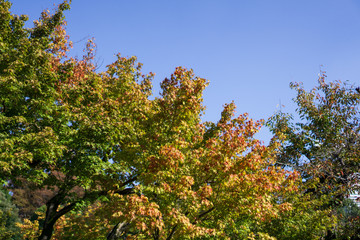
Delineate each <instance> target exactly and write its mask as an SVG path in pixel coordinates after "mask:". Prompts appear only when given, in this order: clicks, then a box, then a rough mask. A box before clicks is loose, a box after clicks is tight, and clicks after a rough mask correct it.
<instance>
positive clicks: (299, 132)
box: [268, 73, 360, 217]
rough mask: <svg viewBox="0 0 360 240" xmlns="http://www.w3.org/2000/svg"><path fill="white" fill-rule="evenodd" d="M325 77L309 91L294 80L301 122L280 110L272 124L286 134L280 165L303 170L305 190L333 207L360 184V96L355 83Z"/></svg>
mask: <svg viewBox="0 0 360 240" xmlns="http://www.w3.org/2000/svg"><path fill="white" fill-rule="evenodd" d="M325 77H326V76H325V74H324V73H322V75H321V76H320V77H319V81H318V83H319V84H318V86H317V87H315V88H314V89H312V90H311V91H309V92H307V91H305V90H304V88H303V87H302V85H301V84H297V83H291V87H292V88H294V89H296V91H297V97H296V98H295V99H294V101H295V102H296V103H297V105H298V109H297V112H298V113H299V117H300V121H299V122H297V123H295V124H294V123H293V121H292V120H293V116H292V115H288V114H284V113H282V112H279V113H278V114H276V115H274V116H273V117H272V118H271V119H270V120H269V122H268V124H269V126H270V128H271V130H272V132H273V133H274V134H278V135H284V136H285V141H284V143H283V144H282V150H281V151H280V153H279V155H278V158H277V164H279V165H281V166H283V167H287V168H292V169H295V170H297V171H299V172H300V173H301V175H302V179H303V181H304V184H305V185H304V186H303V187H304V192H305V193H306V194H311V195H312V198H316V199H319V200H322V201H323V204H322V206H321V207H322V208H323V209H325V208H330V209H334V208H336V207H337V206H340V205H341V203H342V202H343V201H344V200H345V199H346V197H347V196H348V195H349V194H351V193H352V192H354V191H358V190H359V186H360V185H359V173H358V171H359V167H360V158H359V156H360V155H359V151H360V145H359V144H360V141H359V140H360V135H359V130H360V125H359V102H360V97H359V93H358V92H357V91H356V90H355V88H354V87H353V86H350V85H348V84H347V83H342V82H340V81H336V82H330V83H326V82H325ZM333 213H334V214H335V215H336V211H333ZM338 216H339V217H340V215H338Z"/></svg>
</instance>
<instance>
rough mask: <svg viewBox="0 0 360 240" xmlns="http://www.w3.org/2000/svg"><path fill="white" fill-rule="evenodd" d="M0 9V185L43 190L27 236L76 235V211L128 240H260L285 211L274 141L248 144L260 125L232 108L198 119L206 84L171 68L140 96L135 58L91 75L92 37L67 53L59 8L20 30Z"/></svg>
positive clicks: (287, 184) (19, 21)
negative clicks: (79, 52)
mask: <svg viewBox="0 0 360 240" xmlns="http://www.w3.org/2000/svg"><path fill="white" fill-rule="evenodd" d="M0 3H1V4H0V6H1V8H0V14H1V18H0V33H1V34H0V51H1V52H2V54H1V55H0V111H1V114H0V176H1V181H2V182H4V183H7V184H9V183H11V184H12V185H13V186H16V187H19V186H23V189H25V185H26V184H29V185H28V186H31V189H32V190H34V191H35V190H36V189H37V190H43V189H48V190H49V191H50V192H51V195H49V196H47V197H45V198H48V199H45V200H44V202H45V205H46V213H45V214H44V216H43V219H41V220H42V225H41V224H39V221H37V222H36V221H34V222H30V221H24V224H23V225H22V226H21V228H22V229H24V230H26V231H27V232H26V236H29V238H30V236H31V237H38V239H39V240H46V239H47V240H48V239H51V238H52V236H53V233H54V229H55V228H56V229H58V230H57V232H55V238H61V237H62V236H63V237H64V238H67V239H69V238H74V235H67V234H70V232H69V233H68V232H67V231H68V230H69V229H70V228H68V226H69V225H68V224H67V222H69V223H70V224H74V223H76V222H78V223H84V224H83V225H80V226H81V227H83V228H82V229H85V228H86V227H87V226H89V224H85V223H86V222H87V220H88V219H87V218H86V215H85V216H82V217H81V215H79V211H83V212H84V213H88V215H89V216H107V217H106V218H107V219H106V224H105V228H102V229H100V230H99V227H100V228H101V224H99V222H96V221H98V219H99V218H96V217H94V218H93V219H90V220H89V221H88V223H91V224H92V225H91V224H90V226H92V229H91V230H93V231H98V232H99V233H102V234H103V232H105V231H109V228H108V226H111V228H113V230H114V231H115V232H116V231H117V232H118V233H119V234H120V235H124V236H126V237H128V238H147V239H149V238H152V239H190V238H196V237H200V238H209V239H211V238H217V239H231V238H242V237H251V236H253V235H254V236H255V235H256V234H258V235H259V236H260V235H261V236H268V237H270V236H269V234H267V233H266V232H264V233H262V232H260V231H259V232H256V229H255V228H253V226H255V225H257V224H259V223H261V222H266V221H269V220H270V219H271V218H274V217H276V216H279V215H280V214H282V213H284V212H286V211H289V210H290V209H291V208H292V206H291V204H290V203H288V202H286V201H285V200H284V199H285V198H284V195H286V194H288V193H292V192H296V190H297V173H296V172H295V171H286V170H284V169H281V168H280V167H278V166H275V158H274V157H275V155H276V151H277V147H278V141H274V142H273V143H272V145H271V146H269V147H265V146H264V145H262V144H261V143H260V141H258V140H256V139H255V138H254V134H255V133H256V132H257V131H258V129H259V128H260V126H261V122H260V121H259V122H254V121H253V120H252V119H250V118H248V117H247V115H246V114H242V115H239V116H235V113H234V110H235V105H234V104H232V103H231V104H228V105H225V107H224V110H223V112H222V113H221V118H220V120H219V121H218V122H217V123H212V122H205V123H204V122H202V121H201V116H202V114H203V113H204V109H205V107H204V106H203V105H202V93H203V90H204V89H205V87H206V86H207V81H206V80H205V79H203V78H199V77H196V76H195V75H194V74H193V72H192V70H187V69H184V68H181V67H179V68H176V70H175V72H174V73H173V74H172V75H171V77H169V78H166V79H165V80H164V81H163V82H162V83H161V92H160V95H159V97H156V98H155V99H150V96H151V94H152V85H151V84H152V83H151V81H152V78H153V74H152V73H150V74H147V75H144V74H142V73H141V64H140V63H138V62H137V61H136V58H135V57H128V58H125V57H121V55H120V54H118V55H117V60H116V61H115V62H114V63H112V64H110V65H108V66H107V69H106V70H105V71H104V72H101V73H98V72H97V71H96V66H95V64H94V63H93V58H94V43H93V42H92V41H91V40H90V41H89V42H88V44H87V46H86V49H85V55H84V56H83V58H81V59H77V58H71V57H68V56H67V51H68V50H69V48H70V47H71V42H70V41H69V40H68V37H67V36H66V32H65V22H64V16H63V12H64V11H65V10H67V9H69V4H68V3H67V2H64V3H62V4H60V5H59V7H58V9H57V10H56V11H55V13H54V14H50V12H48V11H44V12H43V13H42V15H41V18H40V19H39V20H38V21H35V26H34V27H33V28H30V29H27V28H24V24H25V21H26V20H27V17H25V16H15V15H11V14H10V11H9V9H10V5H11V4H10V3H9V2H7V1H5V0H0ZM24 179H25V180H26V181H24ZM25 182H26V183H25ZM97 204H98V205H97ZM39 215H41V213H39ZM92 220H95V221H92ZM94 222H95V224H94ZM114 226H116V227H115V228H114ZM242 226H249V228H248V229H243V228H241V227H242ZM245 228H246V227H245ZM34 229H35V230H36V229H39V231H40V232H39V233H38V232H36V231H35V232H34ZM65 229H66V231H62V232H61V230H65ZM118 230H121V231H118ZM69 231H70V230H69ZM80 233H81V232H80ZM34 234H35V235H34ZM37 235H39V236H37ZM84 236H86V234H84V235H82V236H78V237H76V238H82V237H84ZM92 236H95V235H92ZM98 236H99V235H98ZM103 236H105V234H104V235H103ZM85 238H86V237H85ZM109 238H111V234H110V235H109ZM83 239H84V238H83ZM93 239H95V238H93Z"/></svg>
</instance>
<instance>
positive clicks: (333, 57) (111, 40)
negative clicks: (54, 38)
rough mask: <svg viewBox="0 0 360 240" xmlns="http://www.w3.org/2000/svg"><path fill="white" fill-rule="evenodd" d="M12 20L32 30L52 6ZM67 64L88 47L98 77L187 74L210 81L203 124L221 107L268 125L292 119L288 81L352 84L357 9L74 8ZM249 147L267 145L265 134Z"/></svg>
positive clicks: (209, 2)
mask: <svg viewBox="0 0 360 240" xmlns="http://www.w3.org/2000/svg"><path fill="white" fill-rule="evenodd" d="M11 2H12V3H13V6H12V12H13V13H16V14H21V13H22V14H27V15H29V17H30V21H29V22H30V23H29V25H28V26H32V24H31V21H32V20H34V19H37V18H38V17H39V14H40V12H41V11H42V10H43V9H46V8H49V9H50V10H52V9H53V4H54V3H55V4H58V3H60V2H61V1H58V0H53V1H51V0H13V1H11ZM66 19H67V22H68V27H67V30H68V34H69V35H70V38H71V40H72V41H73V42H75V44H74V49H73V54H75V55H79V56H81V55H82V49H83V47H84V45H85V43H86V41H84V40H83V39H84V38H90V37H94V38H95V42H96V44H97V58H98V60H99V61H100V63H101V62H103V65H102V66H103V67H105V66H106V65H107V64H109V63H111V62H112V61H113V60H114V59H115V57H114V56H115V54H116V53H118V52H120V53H121V54H122V55H123V56H132V55H135V56H137V57H138V60H139V61H140V62H142V63H143V64H144V68H143V70H144V72H145V73H146V72H149V71H152V72H155V73H156V78H155V81H154V89H155V95H156V94H157V92H158V91H159V83H160V81H161V80H162V79H163V78H164V77H166V76H169V75H170V74H171V73H172V72H173V70H174V69H175V67H176V66H185V67H187V68H192V69H194V72H195V74H196V75H197V76H200V77H204V78H206V79H208V80H209V81H210V86H209V87H208V88H207V89H206V91H205V94H204V104H205V105H206V106H207V111H206V115H205V117H204V120H210V121H217V120H218V118H219V116H220V112H221V110H222V106H223V104H224V103H229V102H231V101H232V100H234V101H235V103H236V105H237V106H238V108H237V113H238V114H240V113H243V112H248V113H249V114H250V117H252V118H254V119H260V118H262V119H267V118H268V117H269V116H271V115H272V114H273V113H274V112H275V111H276V110H277V109H278V108H277V105H279V102H280V101H281V103H282V104H283V105H285V108H283V111H287V112H294V110H295V107H296V106H295V105H294V104H293V103H292V100H291V99H292V98H293V97H294V96H295V92H294V91H292V90H290V88H289V83H290V82H291V81H297V82H303V83H304V85H305V87H306V88H307V89H310V88H312V87H314V86H315V85H316V83H317V77H318V73H319V66H320V65H323V67H322V69H323V70H325V71H326V72H327V75H328V81H333V80H343V81H345V80H350V82H351V83H354V84H359V85H360V81H359V80H360V79H359V67H360V1H358V0H301V1H300V0H298V1H289V0H271V1H270V0H216V1H215V0H152V1H150V0H103V1H89V0H87V1H86V0H73V3H72V7H71V10H70V11H67V12H66ZM258 138H260V139H261V140H264V141H265V142H267V141H268V140H269V138H270V134H269V133H268V132H267V130H266V129H264V130H262V132H261V133H260V134H259V135H258Z"/></svg>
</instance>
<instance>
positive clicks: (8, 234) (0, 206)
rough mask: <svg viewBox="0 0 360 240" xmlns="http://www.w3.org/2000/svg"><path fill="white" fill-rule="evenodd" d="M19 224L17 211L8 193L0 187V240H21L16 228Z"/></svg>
mask: <svg viewBox="0 0 360 240" xmlns="http://www.w3.org/2000/svg"><path fill="white" fill-rule="evenodd" d="M19 222H20V219H19V215H18V209H17V208H16V206H15V205H14V204H13V203H12V202H11V196H10V194H9V192H8V191H6V190H5V189H3V188H2V187H0V239H1V240H9V239H21V235H19V229H18V228H17V226H16V224H17V223H19Z"/></svg>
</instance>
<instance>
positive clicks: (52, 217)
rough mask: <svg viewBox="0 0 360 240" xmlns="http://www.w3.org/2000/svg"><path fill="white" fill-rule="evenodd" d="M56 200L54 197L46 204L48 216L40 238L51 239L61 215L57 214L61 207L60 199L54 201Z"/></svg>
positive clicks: (41, 239)
mask: <svg viewBox="0 0 360 240" xmlns="http://www.w3.org/2000/svg"><path fill="white" fill-rule="evenodd" d="M52 200H56V199H54V198H52V199H51V200H50V201H49V202H48V203H47V204H46V207H47V208H46V217H45V220H44V225H43V228H42V231H41V235H40V236H39V238H38V240H50V239H51V236H52V234H53V232H54V225H55V222H56V220H57V219H58V218H59V217H60V216H56V215H57V209H58V208H59V202H58V201H54V202H53V201H52Z"/></svg>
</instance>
